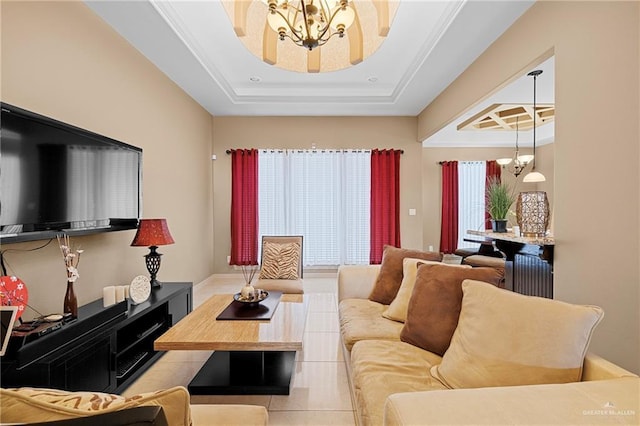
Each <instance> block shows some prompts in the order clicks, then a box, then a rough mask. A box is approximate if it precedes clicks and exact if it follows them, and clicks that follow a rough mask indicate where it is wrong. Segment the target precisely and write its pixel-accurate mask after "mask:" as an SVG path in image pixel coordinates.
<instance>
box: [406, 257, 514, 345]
mask: <svg viewBox="0 0 640 426" xmlns="http://www.w3.org/2000/svg"><path fill="white" fill-rule="evenodd" d="M466 279H471V280H476V281H484V282H487V283H490V284H493V285H495V286H498V285H500V283H501V282H502V274H501V273H500V271H498V270H497V269H495V268H483V267H479V268H452V267H451V266H445V265H427V264H423V265H420V267H419V268H418V273H417V276H416V283H415V285H414V287H413V293H412V294H411V299H410V300H409V307H408V309H407V320H406V321H405V323H404V327H403V328H402V331H401V332H400V340H402V341H403V342H407V343H410V344H412V345H414V346H418V347H420V348H422V349H425V350H427V351H429V352H433V353H435V354H438V355H440V356H442V355H444V353H445V352H446V351H447V348H449V344H450V343H451V337H452V336H453V332H454V331H455V329H456V327H457V326H458V317H459V316H460V307H461V306H462V282H463V281H464V280H466Z"/></svg>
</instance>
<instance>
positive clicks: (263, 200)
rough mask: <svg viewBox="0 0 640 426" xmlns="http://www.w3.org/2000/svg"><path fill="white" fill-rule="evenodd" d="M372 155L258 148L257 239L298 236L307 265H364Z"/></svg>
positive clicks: (336, 151)
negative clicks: (265, 236) (302, 243)
mask: <svg viewBox="0 0 640 426" xmlns="http://www.w3.org/2000/svg"><path fill="white" fill-rule="evenodd" d="M370 167H371V166H370V153H369V152H364V151H342V150H289V151H279V150H262V151H260V153H259V156H258V175H259V177H258V179H259V181H258V205H259V207H258V208H259V213H258V217H259V231H258V232H259V239H260V240H261V239H262V236H263V235H302V236H303V237H304V250H303V253H304V263H305V265H316V266H321V265H340V264H356V263H368V259H369V193H370V185H371V183H370V181H371V178H370Z"/></svg>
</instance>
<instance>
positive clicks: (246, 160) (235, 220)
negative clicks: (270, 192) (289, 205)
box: [229, 149, 258, 265]
mask: <svg viewBox="0 0 640 426" xmlns="http://www.w3.org/2000/svg"><path fill="white" fill-rule="evenodd" d="M229 264H230V265H257V264H258V150H257V149H232V150H231V259H230V262H229Z"/></svg>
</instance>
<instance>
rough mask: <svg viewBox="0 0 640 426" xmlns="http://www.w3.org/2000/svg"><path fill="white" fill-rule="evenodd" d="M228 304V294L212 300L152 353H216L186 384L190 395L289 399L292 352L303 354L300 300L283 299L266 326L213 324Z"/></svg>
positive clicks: (261, 322)
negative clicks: (260, 396)
mask: <svg viewBox="0 0 640 426" xmlns="http://www.w3.org/2000/svg"><path fill="white" fill-rule="evenodd" d="M270 297H271V296H270ZM232 301H233V295H231V294H224V295H214V296H212V297H210V298H209V299H208V300H206V301H205V302H204V303H203V304H202V305H200V306H199V307H198V308H196V309H195V310H194V311H193V312H191V313H190V314H189V315H187V316H186V317H184V318H183V319H182V320H181V321H180V322H178V323H177V324H176V325H174V326H173V327H171V328H170V329H169V330H168V331H167V332H166V333H164V334H163V335H162V336H160V337H159V338H158V339H157V340H156V341H155V342H154V349H155V350H157V351H169V350H214V351H215V352H214V353H213V355H212V356H211V357H210V358H209V360H208V361H207V362H206V363H205V364H204V366H203V367H202V368H201V369H200V371H199V372H198V374H196V376H195V377H194V379H193V380H192V381H191V383H190V384H189V392H190V393H191V394H192V395H289V387H290V384H291V376H292V375H293V371H294V367H295V356H296V351H299V350H302V337H303V333H304V327H305V322H306V316H307V303H306V302H305V300H304V296H303V295H301V294H284V295H282V298H281V300H280V303H279V304H278V306H277V308H276V310H275V313H274V315H273V317H272V318H271V320H268V321H267V320H222V321H219V320H216V317H217V316H218V314H220V313H221V312H222V311H223V310H224V309H225V308H226V307H227V306H228V305H229V304H230V303H231V302H232Z"/></svg>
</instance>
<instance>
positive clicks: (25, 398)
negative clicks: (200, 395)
mask: <svg viewBox="0 0 640 426" xmlns="http://www.w3.org/2000/svg"><path fill="white" fill-rule="evenodd" d="M140 405H159V406H162V408H163V410H164V414H165V416H166V417H167V422H168V423H169V424H170V425H177V426H180V425H183V426H189V425H190V424H191V412H190V410H189V393H188V392H187V390H186V389H185V388H183V387H181V386H176V387H174V388H170V389H165V390H159V391H156V392H149V393H143V394H139V395H134V396H130V397H124V396H120V395H112V394H107V393H101V392H68V391H62V390H57V389H43V388H17V389H0V408H1V410H0V422H2V423H13V422H18V423H36V422H48V421H54V420H65V419H72V418H75V417H84V416H87V415H91V414H100V413H106V412H110V411H117V410H120V409H123V408H131V407H136V406H140Z"/></svg>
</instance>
